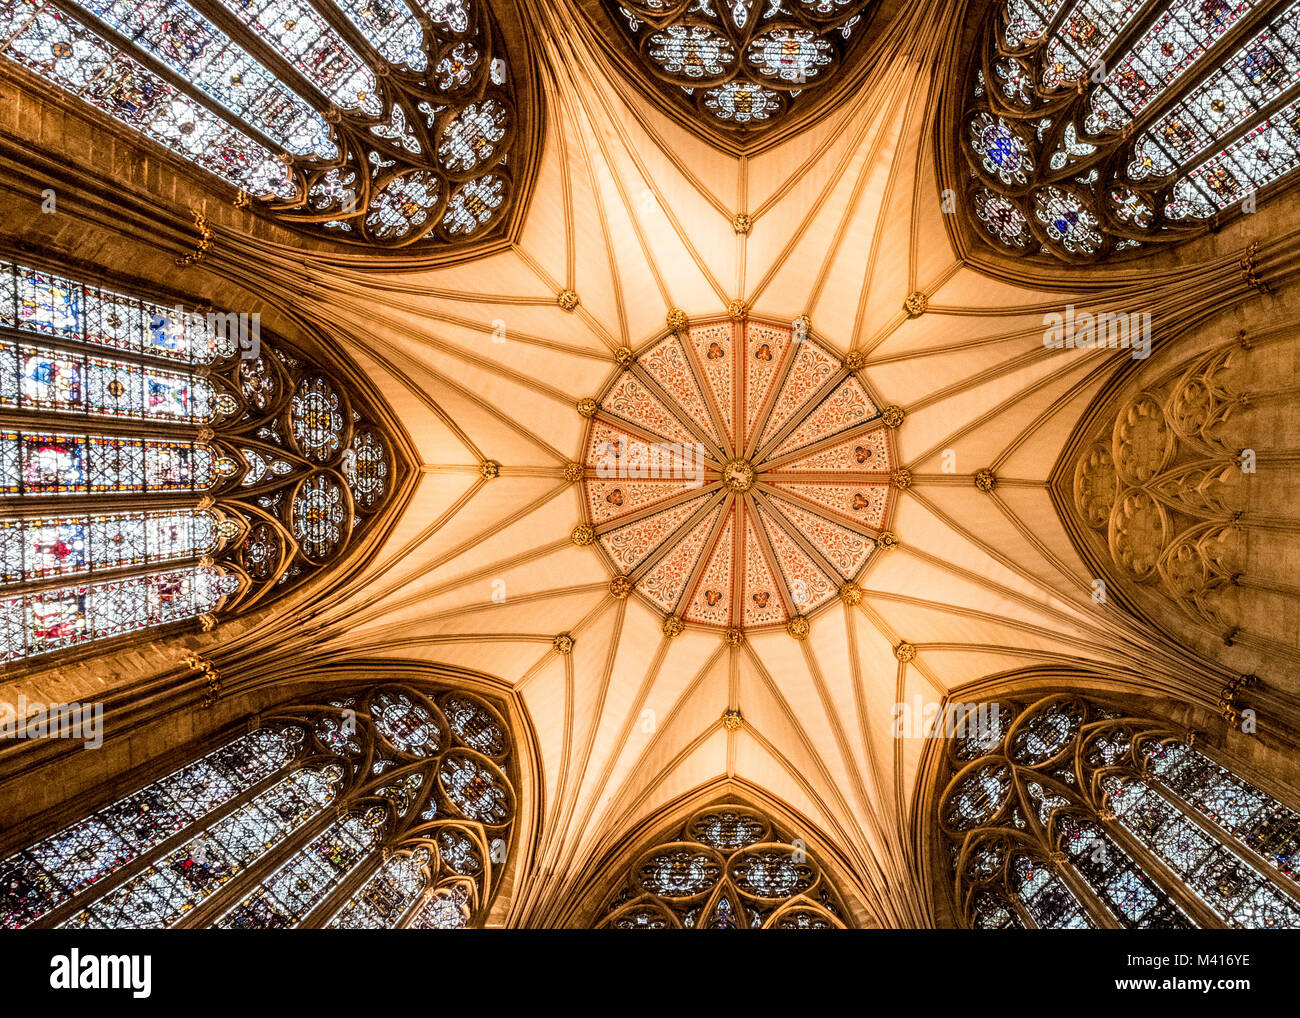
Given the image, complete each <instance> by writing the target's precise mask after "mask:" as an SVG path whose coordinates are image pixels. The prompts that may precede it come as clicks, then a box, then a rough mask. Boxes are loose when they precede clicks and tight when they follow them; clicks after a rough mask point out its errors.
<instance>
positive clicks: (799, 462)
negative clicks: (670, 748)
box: [575, 319, 893, 630]
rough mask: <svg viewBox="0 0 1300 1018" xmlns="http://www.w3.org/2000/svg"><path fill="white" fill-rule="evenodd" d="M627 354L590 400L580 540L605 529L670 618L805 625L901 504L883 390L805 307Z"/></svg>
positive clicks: (613, 554) (604, 538) (859, 568)
mask: <svg viewBox="0 0 1300 1018" xmlns="http://www.w3.org/2000/svg"><path fill="white" fill-rule="evenodd" d="M624 360H625V361H626V367H625V369H624V370H621V371H620V372H619V374H618V375H617V376H616V377H615V379H614V380H613V381H612V382H611V383H610V385H609V386H608V387H607V389H606V392H605V394H604V396H603V397H602V398H601V399H600V400H598V401H595V402H596V405H595V406H594V407H593V406H587V407H585V408H584V409H585V410H587V411H589V412H590V414H591V416H592V418H593V419H592V423H591V425H590V432H589V437H588V440H587V441H586V442H585V443H584V448H586V449H587V461H586V463H585V465H584V466H585V471H584V473H585V477H584V481H583V485H584V490H585V496H584V499H583V504H584V506H585V507H586V509H587V511H588V517H587V522H585V523H584V524H582V525H581V526H580V528H579V531H578V532H575V539H576V540H579V541H580V542H581V541H585V540H586V539H587V538H588V537H591V538H592V539H596V538H598V543H599V544H600V546H601V547H602V549H603V550H604V552H605V555H606V557H607V560H608V562H609V564H610V565H611V566H612V567H613V569H614V571H615V573H616V574H617V578H616V579H615V581H614V582H615V584H617V585H619V587H620V589H624V590H626V589H634V590H635V591H636V593H637V594H638V595H640V596H641V597H642V598H644V599H645V600H646V601H647V602H649V603H650V604H651V605H653V607H654V608H655V610H656V611H658V612H660V613H662V614H664V615H666V616H667V619H666V621H665V626H666V627H668V628H675V627H677V626H679V625H680V623H681V622H682V620H683V619H684V620H685V621H686V622H689V623H697V624H700V625H707V626H714V627H726V628H734V629H737V630H739V629H743V628H746V627H762V626H776V625H789V626H791V627H793V628H799V627H802V626H804V625H806V616H807V615H809V614H810V613H812V612H815V611H816V610H817V609H819V608H821V607H822V606H824V605H825V604H827V603H828V602H830V601H831V600H833V598H834V597H835V595H836V594H837V593H839V592H840V590H841V588H842V587H844V586H845V585H846V584H849V585H851V584H852V583H853V582H854V581H856V580H857V579H858V577H860V576H861V575H862V572H863V570H864V569H865V568H866V565H867V562H868V560H869V559H870V558H871V555H872V552H874V551H875V548H876V541H877V539H878V538H879V536H880V533H881V532H882V531H883V530H884V528H885V524H886V522H887V520H888V518H889V514H890V511H891V508H892V507H891V498H890V487H889V484H890V475H889V464H890V463H891V462H892V459H893V457H892V455H891V452H890V445H891V442H890V438H889V428H888V426H887V425H886V424H885V422H884V420H883V419H882V415H881V410H880V408H879V407H878V406H877V404H876V401H874V400H873V399H872V397H871V396H870V395H869V394H868V393H867V391H866V388H865V387H864V385H863V383H862V382H861V381H860V380H859V379H858V378H857V377H856V376H855V375H854V374H853V372H851V371H850V370H849V368H848V367H847V366H846V365H845V362H844V360H843V359H842V358H840V357H839V356H838V355H837V354H835V353H833V352H832V351H831V350H829V349H828V348H827V347H825V346H823V345H822V344H821V343H819V342H817V341H816V340H814V339H811V338H807V323H806V322H805V321H802V320H801V321H798V322H795V323H793V326H783V325H778V324H774V323H769V322H762V321H757V320H753V319H745V320H742V321H733V320H730V319H727V320H719V321H713V322H701V323H697V324H693V325H690V326H689V328H687V327H682V328H680V329H679V330H677V331H676V332H673V333H670V334H669V335H668V336H666V337H665V338H662V339H657V340H655V341H653V342H652V343H651V344H650V345H649V346H648V347H647V348H646V349H645V351H644V352H643V353H641V354H640V355H639V356H637V357H635V358H633V357H630V356H628V357H625V358H624ZM738 420H742V421H744V422H745V430H744V432H743V433H742V434H740V435H739V436H737V437H733V431H734V425H733V422H734V421H738ZM724 436H725V437H724ZM588 526H590V527H591V528H592V529H591V533H590V534H587V533H586V532H585V531H584V530H583V529H582V528H584V527H588ZM629 584H630V585H631V586H630V587H629V586H628V585H629Z"/></svg>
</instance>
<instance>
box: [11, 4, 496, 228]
mask: <svg viewBox="0 0 1300 1018" xmlns="http://www.w3.org/2000/svg"><path fill="white" fill-rule="evenodd" d="M0 53H3V55H4V57H5V58H6V59H7V60H8V61H10V62H11V63H13V64H16V65H18V66H21V67H23V68H25V69H26V70H27V71H28V72H31V73H33V74H36V75H39V76H40V77H41V78H43V79H44V80H45V81H48V82H50V83H52V84H54V85H56V86H58V87H59V88H60V89H62V90H63V91H64V92H66V93H68V94H70V95H72V96H74V97H76V98H77V99H80V100H81V101H83V102H85V103H87V104H88V105H90V106H91V107H93V108H95V109H96V110H98V111H99V112H100V113H102V114H103V115H105V116H107V117H109V118H111V119H112V120H113V121H115V122H116V123H117V124H118V125H119V126H121V127H124V128H126V129H128V130H130V131H133V132H135V133H137V134H139V135H141V136H142V137H144V138H147V139H149V140H150V141H152V142H154V143H156V144H158V145H161V146H162V147H164V148H165V149H167V150H168V151H169V152H171V153H172V154H173V155H175V156H177V157H179V158H181V159H183V160H186V161H188V162H189V163H192V164H193V165H195V166H197V167H199V168H200V169H202V170H205V171H207V172H208V173H210V174H212V175H214V176H216V177H218V178H220V179H221V180H222V181H224V182H225V183H226V184H228V185H229V186H230V187H231V188H233V189H234V190H235V191H237V192H240V194H241V195H242V196H243V197H247V198H249V199H251V200H253V201H254V202H255V203H256V204H257V206H258V207H259V208H261V209H263V210H265V211H266V212H268V213H270V214H272V215H273V216H275V217H276V218H278V219H281V220H283V221H285V222H288V223H292V224H294V225H296V226H298V227H300V228H303V229H307V230H310V231H312V232H316V233H319V234H323V235H326V236H328V237H331V238H332V239H335V240H339V241H343V242H348V243H362V244H368V245H374V246H380V247H405V246H410V245H418V246H422V247H429V246H433V245H444V246H445V245H447V244H454V243H457V242H461V241H465V240H469V239H472V240H475V241H477V240H479V239H480V238H481V237H483V236H486V235H487V234H488V233H489V232H491V230H492V228H493V226H494V225H495V224H496V223H497V222H498V221H500V220H501V219H503V217H504V214H505V213H506V212H507V211H508V208H509V205H510V203H511V202H512V200H513V193H514V184H513V181H512V177H511V172H510V168H509V167H508V163H509V155H510V151H511V147H512V145H513V141H514V138H515V135H516V131H517V127H518V124H517V116H516V111H515V103H514V84H513V79H512V72H511V69H510V67H509V65H508V62H507V60H506V56H505V46H504V42H503V38H502V36H501V33H500V30H499V29H498V28H497V26H496V24H495V23H494V21H493V20H492V18H491V16H490V15H489V13H488V11H487V7H486V4H485V2H484V0H365V2H363V0H192V2H187V0H143V2H141V0H14V2H12V3H9V4H6V5H5V9H4V10H3V11H0ZM241 200H243V199H242V198H241Z"/></svg>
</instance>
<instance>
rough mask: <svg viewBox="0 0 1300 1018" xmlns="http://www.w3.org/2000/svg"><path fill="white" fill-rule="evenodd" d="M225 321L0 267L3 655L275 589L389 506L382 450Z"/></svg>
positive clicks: (364, 425) (386, 457)
mask: <svg viewBox="0 0 1300 1018" xmlns="http://www.w3.org/2000/svg"><path fill="white" fill-rule="evenodd" d="M237 318H238V316H225V315H222V314H217V313H215V312H214V313H211V314H206V313H202V312H200V311H199V310H197V309H195V310H187V309H185V308H183V307H179V306H176V307H167V306H164V305H163V304H161V303H159V302H156V301H151V300H146V299H140V298H137V297H133V296H128V295H126V294H121V293H117V292H115V291H112V290H109V289H107V288H103V287H99V286H95V285H91V284H86V283H83V282H81V281H78V280H75V279H72V278H68V277H64V276H62V275H59V274H57V273H53V272H48V271H45V270H43V269H37V268H33V267H31V266H26V265H21V264H16V263H12V262H8V261H4V260H0V574H2V577H3V578H2V579H0V664H2V663H7V662H12V661H17V660H20V659H23V658H28V657H32V656H34V655H39V654H43V653H47V652H50V651H56V650H61V649H65V648H69V647H74V646H78V645H81V644H85V643H88V642H91V641H95V640H102V639H107V638H109V637H113V636H118V635H122V634H125V633H131V632H137V631H139V630H142V629H145V628H148V627H153V626H160V625H165V624H167V623H171V622H181V621H187V620H196V619H200V618H201V617H205V616H206V617H212V616H214V615H215V614H216V613H218V612H220V611H223V610H229V609H231V608H233V607H235V605H236V604H239V605H241V606H245V607H246V606H249V605H252V604H254V603H257V602H259V601H262V600H264V599H266V598H267V597H270V596H274V595H276V594H279V593H283V592H285V591H287V590H289V589H291V588H293V587H294V586H296V585H297V584H299V583H300V582H302V581H303V580H305V579H306V578H307V577H308V576H310V575H311V574H312V573H313V572H314V571H315V570H316V569H317V568H319V567H321V566H323V565H326V564H327V563H329V562H330V561H332V560H334V559H335V558H337V557H338V555H339V554H340V552H341V551H342V550H343V548H344V547H345V546H346V545H347V544H348V543H349V542H350V540H351V539H352V536H353V535H354V534H355V533H357V532H358V531H360V530H364V529H365V527H366V526H367V525H368V522H369V520H371V519H373V518H374V513H375V512H376V510H378V509H379V508H380V507H381V506H382V505H383V503H384V499H385V496H386V494H387V492H388V491H389V490H390V489H391V486H392V480H393V476H392V475H393V472H394V470H395V467H396V463H395V461H394V459H393V452H392V450H391V448H390V445H391V443H389V442H387V441H386V440H385V439H384V438H383V436H382V434H381V433H380V432H379V431H378V430H377V429H376V428H375V427H374V425H373V424H372V423H370V422H369V421H368V420H367V419H366V418H365V416H364V414H363V413H362V411H361V410H360V409H359V408H354V407H353V406H352V403H351V401H350V399H349V398H348V396H347V394H346V392H344V391H343V390H342V389H341V388H340V387H339V386H338V385H337V384H336V383H334V382H333V381H331V380H330V379H329V378H328V376H327V375H325V374H324V373H322V372H320V371H318V370H317V369H316V368H315V367H314V366H313V365H310V364H308V363H306V362H304V361H302V360H300V359H299V358H297V357H296V356H294V355H292V354H290V353H288V352H287V351H286V350H285V349H284V348H283V347H281V346H280V345H279V344H278V343H272V342H263V341H262V340H261V337H260V328H259V329H258V331H257V335H256V336H254V334H253V332H252V331H251V327H250V326H249V324H248V323H247V322H246V321H245V322H244V323H243V324H242V325H241V324H240V323H239V322H237V321H233V320H234V319H237ZM241 329H242V331H241Z"/></svg>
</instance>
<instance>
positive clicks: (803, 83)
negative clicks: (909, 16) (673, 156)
mask: <svg viewBox="0 0 1300 1018" xmlns="http://www.w3.org/2000/svg"><path fill="white" fill-rule="evenodd" d="M608 2H609V5H610V8H611V10H612V11H613V12H614V13H615V18H616V20H618V21H620V23H621V26H622V28H623V30H624V31H625V32H626V33H627V35H628V37H629V38H630V40H631V41H632V43H633V45H634V46H635V47H636V49H637V53H638V55H639V57H640V60H641V62H642V63H643V64H644V65H645V66H646V68H647V69H648V70H649V71H650V72H651V74H653V75H654V77H655V78H657V79H658V80H659V81H660V82H661V84H662V85H663V86H664V89H665V91H667V92H668V93H669V95H671V96H672V97H673V99H674V100H675V101H677V102H679V103H683V102H684V103H685V104H687V106H688V107H689V108H691V109H692V110H693V111H694V112H695V114H696V115H697V116H699V117H700V118H701V119H702V120H703V121H704V122H705V123H706V124H708V125H709V126H711V127H715V128H719V129H721V130H724V131H727V132H730V133H732V134H737V135H742V136H743V135H746V134H749V133H753V132H756V131H760V130H762V129H764V128H766V127H769V126H772V125H774V124H776V123H778V122H779V121H781V120H783V119H784V118H785V117H786V115H787V114H788V113H789V112H790V111H791V110H792V109H793V108H794V107H795V106H796V105H797V104H803V103H808V102H810V101H815V100H813V99H812V95H813V94H816V93H817V92H819V91H824V86H825V85H826V83H827V82H828V81H829V80H830V79H831V78H832V77H833V76H834V75H835V73H836V72H837V71H838V70H839V69H840V66H841V65H842V64H843V62H844V60H845V58H846V56H847V55H848V53H849V50H850V49H851V48H852V47H854V46H856V44H857V43H858V42H859V41H860V40H861V38H862V37H863V36H864V35H865V34H866V21H867V20H868V13H869V8H870V7H871V6H872V0H785V2H782V0H718V2H717V3H713V4H710V3H697V2H694V0H608ZM801 97H802V98H801Z"/></svg>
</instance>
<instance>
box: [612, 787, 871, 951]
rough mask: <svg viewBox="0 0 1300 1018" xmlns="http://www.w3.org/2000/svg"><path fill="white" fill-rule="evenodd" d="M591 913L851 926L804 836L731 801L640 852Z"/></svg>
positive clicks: (637, 918) (652, 925) (711, 926)
mask: <svg viewBox="0 0 1300 1018" xmlns="http://www.w3.org/2000/svg"><path fill="white" fill-rule="evenodd" d="M598 914H599V915H600V916H601V917H602V918H601V919H600V921H599V925H600V927H601V928H604V929H620V930H627V929H708V930H735V929H821V930H826V929H843V928H844V927H845V926H847V925H852V920H851V919H850V918H849V917H848V915H847V913H846V911H845V909H844V905H843V903H842V901H841V899H840V896H839V893H838V892H837V891H836V889H835V887H834V885H833V884H832V883H831V881H830V877H829V876H828V875H827V874H826V872H825V870H823V869H822V867H821V866H820V865H819V864H818V863H817V861H816V860H815V859H814V858H813V857H812V855H811V854H810V850H809V848H808V843H807V841H806V840H805V839H801V838H797V837H792V836H787V835H786V834H785V833H784V832H782V831H780V830H778V828H777V827H776V826H775V825H774V824H773V823H772V821H771V820H769V819H768V818H767V817H766V816H765V815H764V814H762V813H760V812H759V811H758V810H755V809H751V808H750V807H748V806H743V805H740V804H736V803H720V804H717V805H714V806H709V807H707V808H705V809H702V810H698V811H697V812H695V813H694V814H692V815H691V816H690V817H689V818H688V819H687V821H686V823H685V824H684V825H682V826H681V827H678V828H675V829H673V830H671V831H669V832H668V833H667V835H666V837H663V838H660V839H658V840H657V842H656V843H655V844H654V845H653V846H652V847H650V848H648V849H646V850H644V851H642V852H640V854H639V855H637V856H636V857H635V858H634V859H633V861H632V862H631V863H630V865H629V866H628V869H627V873H626V875H625V876H624V877H623V879H622V880H621V881H620V882H619V884H618V885H617V887H616V889H615V890H614V892H613V893H612V894H611V895H610V896H609V898H608V899H607V900H606V901H605V903H604V905H603V906H602V907H601V909H600V911H599V913H598Z"/></svg>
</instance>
